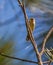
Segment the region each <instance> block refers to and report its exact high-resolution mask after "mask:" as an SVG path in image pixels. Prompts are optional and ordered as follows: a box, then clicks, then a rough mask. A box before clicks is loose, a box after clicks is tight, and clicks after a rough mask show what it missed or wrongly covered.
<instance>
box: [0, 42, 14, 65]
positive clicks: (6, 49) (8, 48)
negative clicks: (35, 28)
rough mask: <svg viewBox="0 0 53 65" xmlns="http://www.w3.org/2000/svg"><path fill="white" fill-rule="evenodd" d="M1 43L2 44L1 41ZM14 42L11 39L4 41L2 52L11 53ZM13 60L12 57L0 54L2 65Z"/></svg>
mask: <svg viewBox="0 0 53 65" xmlns="http://www.w3.org/2000/svg"><path fill="white" fill-rule="evenodd" d="M0 44H2V43H1V42H0ZM12 46H13V44H12V42H11V41H7V42H4V43H3V46H2V47H1V48H0V52H1V53H3V54H5V55H11V54H12V52H13V50H12ZM9 62H11V59H8V58H6V57H4V56H1V55H0V65H7V63H9Z"/></svg>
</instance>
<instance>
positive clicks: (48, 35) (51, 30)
mask: <svg viewBox="0 0 53 65" xmlns="http://www.w3.org/2000/svg"><path fill="white" fill-rule="evenodd" d="M52 32H53V27H52V28H51V29H50V30H49V32H48V34H47V35H46V37H45V38H44V40H43V45H42V49H41V52H40V54H41V55H42V54H43V53H44V49H45V44H46V42H47V40H48V38H49V37H50V35H51V33H52Z"/></svg>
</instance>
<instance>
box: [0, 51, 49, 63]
mask: <svg viewBox="0 0 53 65" xmlns="http://www.w3.org/2000/svg"><path fill="white" fill-rule="evenodd" d="M0 55H1V56H3V57H7V58H10V59H15V60H20V61H24V62H29V63H36V64H38V62H35V61H31V60H26V59H21V58H17V57H13V56H9V55H5V54H4V53H1V52H0ZM49 62H50V61H44V62H43V63H44V64H47V63H49Z"/></svg>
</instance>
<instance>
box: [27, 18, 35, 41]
mask: <svg viewBox="0 0 53 65" xmlns="http://www.w3.org/2000/svg"><path fill="white" fill-rule="evenodd" d="M29 25H30V28H31V31H32V32H33V30H34V28H35V18H30V20H29ZM26 40H27V41H29V40H30V36H29V34H27V37H26Z"/></svg>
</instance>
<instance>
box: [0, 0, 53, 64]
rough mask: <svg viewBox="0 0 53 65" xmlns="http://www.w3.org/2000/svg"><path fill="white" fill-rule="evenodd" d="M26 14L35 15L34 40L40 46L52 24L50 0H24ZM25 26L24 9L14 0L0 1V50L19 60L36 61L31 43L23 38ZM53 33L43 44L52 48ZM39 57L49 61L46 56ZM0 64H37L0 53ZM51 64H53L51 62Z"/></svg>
mask: <svg viewBox="0 0 53 65" xmlns="http://www.w3.org/2000/svg"><path fill="white" fill-rule="evenodd" d="M24 4H25V8H26V13H27V15H28V17H29V19H30V18H31V17H33V18H35V20H36V27H35V30H34V32H33V35H34V38H35V41H36V43H37V45H38V48H39V50H40V47H41V45H42V41H43V39H44V37H45V36H46V34H47V32H48V31H49V29H50V28H51V27H52V26H53V0H24ZM26 35H27V31H26V26H25V19H24V15H23V12H22V10H21V8H20V6H19V3H18V2H17V0H0V50H1V52H2V53H4V54H6V55H10V56H14V57H18V58H22V59H27V60H32V61H37V58H36V54H35V52H34V49H33V46H32V44H31V42H30V41H29V42H28V41H26ZM52 43H53V33H52V34H51V36H50V38H49V39H48V41H47V44H46V47H47V48H49V49H50V48H51V47H52V48H53V44H52ZM42 60H43V61H44V60H48V59H47V58H46V56H45V55H43V56H42ZM0 65H36V64H33V63H28V62H23V61H19V60H14V59H9V58H5V57H3V56H0ZM51 65H53V63H51Z"/></svg>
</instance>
